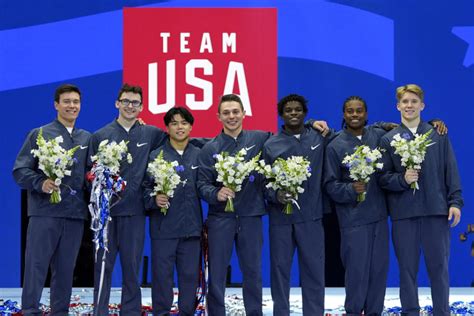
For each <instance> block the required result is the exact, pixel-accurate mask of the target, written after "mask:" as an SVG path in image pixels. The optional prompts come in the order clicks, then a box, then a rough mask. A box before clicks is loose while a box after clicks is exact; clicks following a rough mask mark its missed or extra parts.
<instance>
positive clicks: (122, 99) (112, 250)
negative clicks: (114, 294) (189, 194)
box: [90, 84, 165, 316]
mask: <svg viewBox="0 0 474 316" xmlns="http://www.w3.org/2000/svg"><path fill="white" fill-rule="evenodd" d="M115 107H116V108H117V109H118V111H119V116H118V118H117V119H116V120H114V121H113V122H111V123H109V124H107V125H106V126H104V127H103V128H101V129H100V130H98V131H97V132H95V133H94V134H93V135H92V138H91V144H90V150H91V152H90V155H95V154H96V152H97V149H98V146H99V144H100V142H101V141H103V140H105V139H108V140H109V143H110V142H113V141H115V142H117V143H119V142H121V141H122V140H124V141H126V142H127V146H128V152H129V153H130V154H131V155H132V157H133V161H132V163H131V164H129V163H127V162H124V163H122V165H121V167H120V175H121V177H122V178H123V179H124V180H125V181H127V187H126V189H125V191H124V192H122V194H121V195H120V198H119V199H118V200H115V201H114V200H112V201H111V205H113V207H112V208H111V210H110V213H111V216H112V221H111V222H110V223H109V232H108V250H109V251H108V253H107V254H106V262H105V271H104V281H103V284H102V290H101V293H100V298H99V302H98V301H97V296H98V290H99V284H100V274H101V260H97V262H96V263H95V276H94V306H95V308H96V310H95V315H108V314H109V312H108V304H109V298H110V288H111V279H112V271H113V268H114V263H115V259H116V257H117V254H118V253H120V263H121V266H122V298H121V304H122V307H121V314H122V315H132V316H133V315H137V316H138V315H141V292H140V282H139V277H138V274H139V269H140V263H141V257H142V252H143V243H144V238H145V206H144V202H143V190H142V187H141V184H142V182H143V178H144V175H145V171H146V168H147V162H148V156H149V154H150V152H151V151H152V150H153V149H155V148H157V147H158V145H159V144H160V143H161V142H162V140H163V139H164V137H165V133H164V132H163V131H162V130H160V129H159V128H157V127H154V126H150V125H142V124H140V123H139V122H138V115H139V114H140V112H141V111H142V110H143V105H142V89H141V87H138V86H130V85H128V84H124V85H123V86H122V88H121V89H120V91H119V94H118V98H117V101H115ZM102 254H103V249H101V250H99V252H98V254H97V258H102Z"/></svg>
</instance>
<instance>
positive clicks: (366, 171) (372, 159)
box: [342, 145, 383, 183]
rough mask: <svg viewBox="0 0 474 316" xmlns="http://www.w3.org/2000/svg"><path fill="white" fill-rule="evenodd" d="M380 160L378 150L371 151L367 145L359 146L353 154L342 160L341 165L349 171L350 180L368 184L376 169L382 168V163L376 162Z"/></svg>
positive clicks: (380, 155) (380, 156)
mask: <svg viewBox="0 0 474 316" xmlns="http://www.w3.org/2000/svg"><path fill="white" fill-rule="evenodd" d="M380 158H382V154H381V152H380V150H379V149H373V150H371V149H370V147H369V146H367V145H360V146H357V147H356V148H355V151H354V153H352V154H351V155H346V156H345V157H344V158H343V160H342V164H343V165H344V166H346V167H347V168H348V169H349V177H350V178H351V179H352V180H354V181H362V182H365V183H368V182H369V180H370V176H371V175H372V174H373V173H374V172H375V171H376V169H379V170H380V169H382V168H383V163H380V162H377V160H378V159H380Z"/></svg>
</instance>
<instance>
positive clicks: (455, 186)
mask: <svg viewBox="0 0 474 316" xmlns="http://www.w3.org/2000/svg"><path fill="white" fill-rule="evenodd" d="M445 152H446V166H445V174H446V177H445V179H446V189H447V194H448V196H447V200H448V206H449V207H451V206H454V207H457V208H459V209H461V208H462V207H463V206H464V201H463V198H462V195H461V193H462V189H461V180H460V177H459V171H458V165H457V161H456V156H455V155H454V150H453V147H452V145H451V142H450V141H449V138H448V137H446V142H445Z"/></svg>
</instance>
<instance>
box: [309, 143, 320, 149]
mask: <svg viewBox="0 0 474 316" xmlns="http://www.w3.org/2000/svg"><path fill="white" fill-rule="evenodd" d="M319 145H321V144H317V145H316V146H311V150H315V149H316V148H318V147H319Z"/></svg>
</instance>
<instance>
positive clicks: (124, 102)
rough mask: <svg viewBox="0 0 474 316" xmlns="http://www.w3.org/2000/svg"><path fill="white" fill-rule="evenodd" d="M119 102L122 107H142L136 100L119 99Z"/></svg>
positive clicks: (140, 102)
mask: <svg viewBox="0 0 474 316" xmlns="http://www.w3.org/2000/svg"><path fill="white" fill-rule="evenodd" d="M119 102H120V104H122V105H123V106H128V105H129V104H131V105H132V106H133V107H134V108H138V107H139V106H140V105H142V101H138V100H133V101H130V100H129V99H121V100H119Z"/></svg>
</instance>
